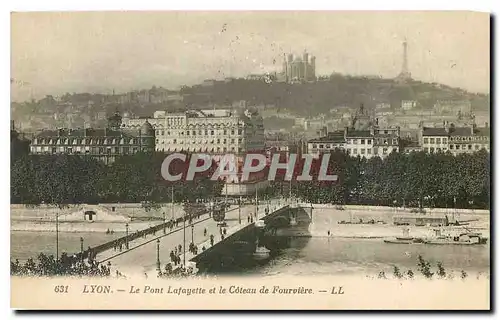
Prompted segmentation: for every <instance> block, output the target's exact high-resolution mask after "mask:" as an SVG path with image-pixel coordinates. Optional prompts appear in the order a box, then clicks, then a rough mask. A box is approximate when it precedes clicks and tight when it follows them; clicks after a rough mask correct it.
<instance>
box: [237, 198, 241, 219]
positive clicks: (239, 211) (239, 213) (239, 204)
mask: <svg viewBox="0 0 500 320" xmlns="http://www.w3.org/2000/svg"><path fill="white" fill-rule="evenodd" d="M238 223H239V224H241V196H240V198H239V199H238Z"/></svg>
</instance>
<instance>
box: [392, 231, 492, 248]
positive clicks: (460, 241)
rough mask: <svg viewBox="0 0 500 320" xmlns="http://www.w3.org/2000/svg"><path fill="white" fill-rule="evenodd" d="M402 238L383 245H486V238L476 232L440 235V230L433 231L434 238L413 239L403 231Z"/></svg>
mask: <svg viewBox="0 0 500 320" xmlns="http://www.w3.org/2000/svg"><path fill="white" fill-rule="evenodd" d="M404 232H405V235H404V236H403V237H396V238H394V239H386V240H384V242H385V243H390V244H428V245H464V246H467V245H484V244H486V243H488V238H486V237H483V236H482V234H481V233H477V232H463V233H460V234H459V235H455V236H451V235H446V236H443V235H441V230H440V229H434V232H435V236H434V237H429V238H415V237H409V236H408V235H407V232H408V230H404Z"/></svg>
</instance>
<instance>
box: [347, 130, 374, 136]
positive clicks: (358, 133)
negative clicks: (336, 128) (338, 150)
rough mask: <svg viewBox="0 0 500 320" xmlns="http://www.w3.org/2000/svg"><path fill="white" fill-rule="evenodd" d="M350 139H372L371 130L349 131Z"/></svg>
mask: <svg viewBox="0 0 500 320" xmlns="http://www.w3.org/2000/svg"><path fill="white" fill-rule="evenodd" d="M347 136H348V137H371V136H372V134H371V132H370V130H347Z"/></svg>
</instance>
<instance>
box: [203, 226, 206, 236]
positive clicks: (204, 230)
mask: <svg viewBox="0 0 500 320" xmlns="http://www.w3.org/2000/svg"><path fill="white" fill-rule="evenodd" d="M203 236H204V237H206V236H207V228H205V229H203Z"/></svg>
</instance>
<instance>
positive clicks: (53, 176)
mask: <svg viewBox="0 0 500 320" xmlns="http://www.w3.org/2000/svg"><path fill="white" fill-rule="evenodd" d="M165 156H166V155H165V154H164V153H153V154H146V153H138V154H135V155H130V156H122V157H118V158H117V159H116V161H115V162H114V163H112V164H111V165H105V164H104V163H103V162H101V161H99V160H97V159H94V158H91V157H85V156H74V155H65V154H60V155H24V156H21V157H19V158H18V159H16V160H15V161H14V162H12V163H11V203H19V204H28V205H37V204H42V203H44V204H49V205H57V206H65V205H71V204H80V203H87V204H96V203H116V202H123V203H138V202H148V203H152V204H155V203H164V202H170V201H171V197H172V189H173V190H174V201H175V202H177V203H179V202H190V203H192V202H196V199H201V198H204V197H215V196H219V195H220V193H221V190H222V183H221V182H220V181H211V180H210V177H211V173H213V170H207V172H206V173H205V174H198V175H196V176H195V178H194V180H193V181H177V182H175V183H172V182H168V181H166V180H165V179H164V178H163V177H162V175H161V165H162V162H163V160H164V159H165ZM214 168H215V166H214ZM174 172H175V171H174ZM174 172H172V174H174Z"/></svg>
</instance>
